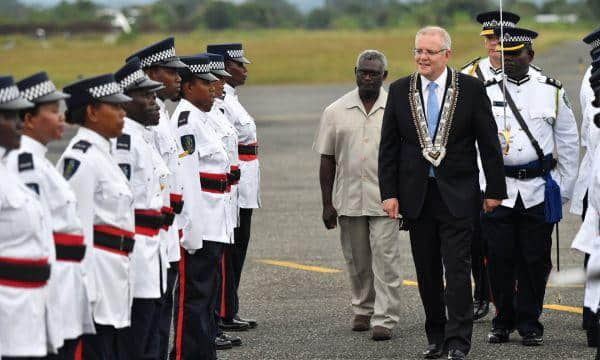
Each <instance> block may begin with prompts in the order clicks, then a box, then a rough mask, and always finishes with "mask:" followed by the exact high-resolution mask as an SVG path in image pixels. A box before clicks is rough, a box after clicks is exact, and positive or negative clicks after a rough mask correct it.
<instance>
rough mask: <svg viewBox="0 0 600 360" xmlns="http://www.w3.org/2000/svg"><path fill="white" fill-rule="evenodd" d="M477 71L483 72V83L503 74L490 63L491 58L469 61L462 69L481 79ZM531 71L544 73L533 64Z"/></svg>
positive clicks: (465, 72)
mask: <svg viewBox="0 0 600 360" xmlns="http://www.w3.org/2000/svg"><path fill="white" fill-rule="evenodd" d="M477 69H479V70H480V71H481V74H482V75H483V79H480V80H482V81H483V82H486V81H488V80H491V79H493V78H495V77H498V75H500V74H502V68H498V69H496V68H494V67H493V66H492V63H491V62H490V58H489V57H485V58H476V59H473V60H471V61H469V62H468V63H467V64H465V65H464V66H463V67H462V69H461V70H460V72H461V73H463V74H467V75H471V76H473V77H476V78H478V79H479V77H478V76H477ZM530 70H531V71H533V72H536V73H539V74H541V73H542V69H540V68H539V67H537V66H535V65H533V64H530Z"/></svg>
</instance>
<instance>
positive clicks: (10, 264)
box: [0, 258, 50, 288]
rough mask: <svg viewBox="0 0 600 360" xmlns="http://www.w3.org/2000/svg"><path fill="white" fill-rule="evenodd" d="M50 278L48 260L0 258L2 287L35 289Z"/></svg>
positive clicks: (0, 281) (0, 283) (0, 282)
mask: <svg viewBox="0 0 600 360" xmlns="http://www.w3.org/2000/svg"><path fill="white" fill-rule="evenodd" d="M49 278H50V264H48V259H15V258H0V285H6V286H14V287H24V288H34V287H41V286H44V285H45V284H46V282H47V281H48V279H49Z"/></svg>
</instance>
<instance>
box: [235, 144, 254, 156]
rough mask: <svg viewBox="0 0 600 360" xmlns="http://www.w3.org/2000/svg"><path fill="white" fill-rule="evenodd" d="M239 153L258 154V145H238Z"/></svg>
mask: <svg viewBox="0 0 600 360" xmlns="http://www.w3.org/2000/svg"><path fill="white" fill-rule="evenodd" d="M238 153H239V154H240V155H258V145H256V144H251V145H238Z"/></svg>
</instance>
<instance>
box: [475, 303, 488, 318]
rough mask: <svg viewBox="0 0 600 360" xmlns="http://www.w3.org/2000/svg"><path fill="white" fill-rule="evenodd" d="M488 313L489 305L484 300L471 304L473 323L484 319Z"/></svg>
mask: <svg viewBox="0 0 600 360" xmlns="http://www.w3.org/2000/svg"><path fill="white" fill-rule="evenodd" d="M489 312H490V303H489V302H488V301H485V300H475V301H474V302H473V321H475V320H479V319H481V318H484V317H485V316H486V315H487V314H488V313H489Z"/></svg>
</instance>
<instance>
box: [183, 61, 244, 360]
mask: <svg viewBox="0 0 600 360" xmlns="http://www.w3.org/2000/svg"><path fill="white" fill-rule="evenodd" d="M181 60H182V61H183V62H185V63H186V65H188V69H184V70H183V71H182V73H181V76H182V87H181V94H182V99H181V101H180V102H179V104H178V105H177V108H176V109H175V111H174V112H173V116H172V118H171V121H172V122H173V123H175V124H177V137H178V139H179V142H180V144H181V145H182V147H183V153H182V154H181V155H180V156H181V159H182V168H183V169H184V176H183V179H184V184H183V191H184V193H183V196H184V198H185V206H184V208H183V213H182V215H183V216H184V217H186V218H188V219H189V222H188V223H187V224H186V226H185V227H184V228H183V239H182V241H181V246H182V251H181V261H180V263H179V286H178V287H177V288H176V289H175V308H174V311H173V312H174V314H175V319H174V321H173V324H174V325H173V327H174V328H175V329H176V330H175V340H174V343H175V346H174V348H173V351H172V352H171V358H172V359H180V358H182V359H208V360H210V359H216V351H215V339H216V335H217V334H216V331H215V328H216V323H215V321H216V320H215V304H216V297H217V295H218V292H217V269H218V266H219V260H220V259H221V256H222V254H223V245H224V244H230V243H231V242H232V240H233V236H232V234H231V228H232V227H231V226H230V224H229V221H230V210H229V191H230V186H229V183H228V180H227V174H228V173H229V169H230V166H231V164H230V163H229V158H228V156H227V151H226V149H225V147H224V146H223V144H222V142H221V139H220V138H219V136H218V135H217V134H216V133H215V132H214V130H213V129H212V128H211V127H210V126H209V125H208V112H209V111H210V109H211V108H212V105H213V101H214V91H213V89H212V86H211V83H212V82H214V81H216V80H217V78H216V77H214V76H213V75H212V74H211V73H210V60H209V58H208V57H207V56H204V55H195V56H186V57H182V58H181ZM198 177H199V178H198Z"/></svg>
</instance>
